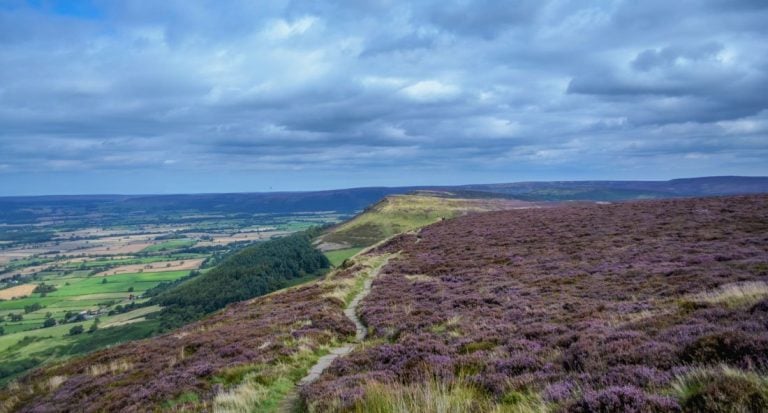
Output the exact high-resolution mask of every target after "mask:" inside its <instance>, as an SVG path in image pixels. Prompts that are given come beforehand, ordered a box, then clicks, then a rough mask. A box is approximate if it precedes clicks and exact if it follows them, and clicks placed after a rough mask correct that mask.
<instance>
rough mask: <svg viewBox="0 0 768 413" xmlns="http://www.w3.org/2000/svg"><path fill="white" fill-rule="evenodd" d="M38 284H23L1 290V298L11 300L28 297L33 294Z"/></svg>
mask: <svg viewBox="0 0 768 413" xmlns="http://www.w3.org/2000/svg"><path fill="white" fill-rule="evenodd" d="M36 287H37V284H22V285H17V286H15V287H11V288H6V289H4V290H0V300H10V299H12V298H21V297H26V296H28V295H30V294H32V291H34V289H35V288H36Z"/></svg>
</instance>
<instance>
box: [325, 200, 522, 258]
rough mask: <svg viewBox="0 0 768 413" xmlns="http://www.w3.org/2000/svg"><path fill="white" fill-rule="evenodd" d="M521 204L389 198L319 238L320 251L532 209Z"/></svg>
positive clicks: (365, 243) (511, 201)
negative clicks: (469, 217)
mask: <svg viewBox="0 0 768 413" xmlns="http://www.w3.org/2000/svg"><path fill="white" fill-rule="evenodd" d="M533 206H534V205H533V204H529V203H526V202H521V201H514V200H506V199H494V198H459V197H457V196H456V195H454V194H452V193H448V192H434V191H421V192H418V193H415V194H410V195H390V196H388V197H386V198H384V199H383V200H381V201H379V202H378V203H376V204H374V205H372V206H370V207H368V208H366V209H365V211H363V212H362V213H361V214H359V215H357V216H355V217H354V218H352V219H351V220H349V221H346V222H344V223H342V224H339V225H337V226H335V227H333V228H332V229H331V230H330V231H329V232H328V233H327V234H325V235H323V236H321V237H320V240H321V241H322V243H321V244H320V246H321V249H325V250H334V249H341V248H362V247H367V246H370V245H373V244H375V243H377V242H379V241H382V240H384V239H385V238H388V237H391V236H392V235H395V234H399V233H402V232H406V231H411V230H414V229H416V228H421V227H424V226H426V225H429V224H432V223H435V222H437V221H440V220H443V219H449V218H454V217H457V216H459V215H465V214H467V213H470V212H484V211H495V210H500V209H511V208H524V207H533Z"/></svg>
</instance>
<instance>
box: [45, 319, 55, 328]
mask: <svg viewBox="0 0 768 413" xmlns="http://www.w3.org/2000/svg"><path fill="white" fill-rule="evenodd" d="M55 325H56V320H54V319H52V318H46V319H45V321H43V327H46V328H47V327H53V326H55Z"/></svg>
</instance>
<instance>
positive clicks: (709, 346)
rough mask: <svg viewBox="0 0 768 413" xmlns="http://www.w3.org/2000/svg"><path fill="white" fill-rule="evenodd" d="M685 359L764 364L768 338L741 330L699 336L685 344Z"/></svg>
mask: <svg viewBox="0 0 768 413" xmlns="http://www.w3.org/2000/svg"><path fill="white" fill-rule="evenodd" d="M681 356H682V357H681V358H682V359H683V360H684V361H688V362H699V363H717V362H725V363H733V364H739V365H747V366H748V365H754V364H759V365H763V364H765V363H766V361H767V360H768V339H766V338H765V337H762V336H756V335H747V334H745V333H742V332H740V331H721V332H717V333H713V334H708V335H705V336H702V337H699V338H697V339H696V340H694V341H693V342H692V343H690V344H688V345H687V346H685V348H684V349H683V351H682V355H681Z"/></svg>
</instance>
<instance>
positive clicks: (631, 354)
mask: <svg viewBox="0 0 768 413" xmlns="http://www.w3.org/2000/svg"><path fill="white" fill-rule="evenodd" d="M416 204H419V202H416ZM427 204H428V205H433V204H431V203H427ZM377 208H378V209H379V210H382V211H386V210H387V207H386V205H378V206H377ZM419 210H420V209H419ZM766 217H768V196H765V195H761V196H743V197H728V198H705V199H682V200H669V201H642V202H630V203H622V204H611V205H595V204H569V205H561V206H557V207H552V208H537V209H536V208H524V209H523V208H521V209H515V210H504V211H492V212H487V213H477V214H468V215H466V216H460V217H457V218H456V219H450V220H445V221H439V222H437V223H435V224H433V225H430V226H428V227H426V228H423V229H422V230H420V231H419V232H418V233H416V232H409V233H407V234H403V235H400V236H396V237H394V238H393V239H391V240H390V241H388V242H385V243H383V244H382V245H379V246H377V247H375V248H373V249H372V250H369V251H367V252H364V253H362V254H360V255H357V256H355V257H354V258H353V259H352V260H351V262H350V263H349V264H348V265H345V266H344V268H339V269H336V270H334V271H333V272H331V273H330V274H328V275H327V276H326V277H325V278H324V279H322V280H318V281H314V282H310V283H307V284H304V285H301V286H297V287H292V288H289V289H286V290H282V291H278V292H275V293H272V294H270V295H267V296H263V297H259V298H256V299H253V300H249V301H246V302H240V303H235V304H231V305H229V306H228V307H226V308H225V309H223V310H222V311H219V312H217V313H215V314H214V315H213V316H211V317H208V318H206V319H203V320H201V321H198V322H196V323H193V324H190V325H188V326H186V327H183V328H181V329H179V330H176V331H174V332H172V333H169V334H165V335H163V336H159V337H156V338H153V339H149V340H143V341H139V342H133V343H127V344H124V345H120V346H116V347H113V348H110V349H105V350H102V351H98V352H95V353H92V354H90V355H88V356H85V357H82V358H79V359H74V360H72V361H69V362H64V363H60V364H57V365H54V366H49V367H46V368H44V369H40V370H37V371H36V372H34V373H33V374H31V375H29V376H27V377H26V378H23V379H20V380H18V381H17V382H15V383H12V384H11V385H9V386H8V387H7V388H6V389H5V390H3V391H0V402H1V403H2V406H4V409H6V410H12V411H22V412H31V411H118V410H119V411H146V410H162V409H172V410H188V411H201V410H203V411H205V410H208V411H210V410H213V411H267V412H269V411H292V410H290V409H291V408H294V407H295V408H298V409H299V410H305V411H310V412H336V411H342V412H368V411H378V412H396V411H404V409H407V410H408V411H419V412H421V411H424V412H437V411H446V410H441V409H447V411H456V412H478V413H479V412H518V411H522V412H527V411H537V412H538V411H545V412H546V411H568V412H607V411H627V412H667V411H681V410H682V411H686V412H694V411H764V410H765V409H768V378H766V377H765V376H764V375H763V372H764V369H765V368H766V367H768V356H766V355H768V312H767V311H766V308H768V239H766V237H765V234H766V233H768V219H766ZM414 221H418V219H414ZM409 222H410V221H409ZM371 281H372V283H371ZM367 286H370V289H367ZM366 294H367V295H366ZM358 303H359V306H358ZM350 312H351V314H352V315H351V316H350ZM355 314H357V315H359V318H360V319H361V320H362V322H363V323H365V325H366V326H367V331H363V332H362V334H361V332H360V331H357V334H356V325H355V324H356V319H357V318H358V316H356V315H355ZM356 336H357V337H356ZM361 337H362V338H361ZM359 340H362V341H359ZM327 357H330V358H327ZM322 358H326V361H325V362H323V363H318V361H319V360H321V359H322ZM325 364H328V367H327V368H325V369H322V368H319V367H318V366H322V367H325ZM310 371H315V372H316V375H313V374H308V372H310ZM438 406H442V407H438ZM286 409H288V410H286Z"/></svg>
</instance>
